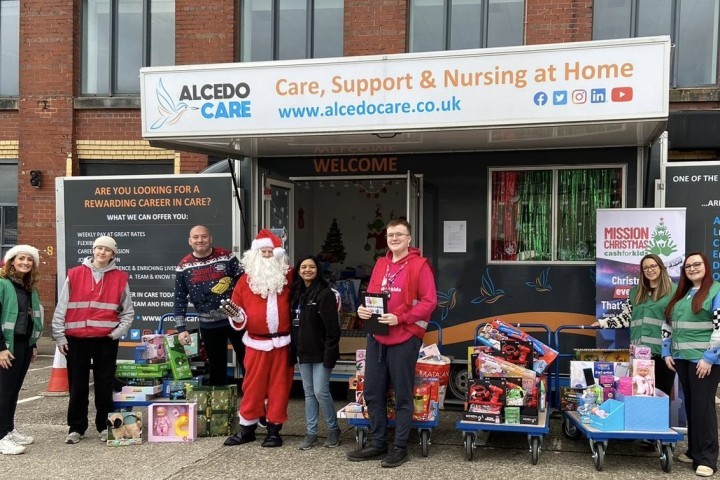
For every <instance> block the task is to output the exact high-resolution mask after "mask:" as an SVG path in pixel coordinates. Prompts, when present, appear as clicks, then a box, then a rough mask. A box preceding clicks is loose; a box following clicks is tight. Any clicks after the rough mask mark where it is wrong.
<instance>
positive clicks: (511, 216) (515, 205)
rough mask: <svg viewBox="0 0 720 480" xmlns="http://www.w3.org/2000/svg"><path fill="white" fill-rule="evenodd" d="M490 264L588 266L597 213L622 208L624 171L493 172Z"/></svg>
mask: <svg viewBox="0 0 720 480" xmlns="http://www.w3.org/2000/svg"><path fill="white" fill-rule="evenodd" d="M490 179H491V180H490V181H491V185H490V216H489V218H490V226H489V227H490V228H489V231H490V261H493V262H543V261H567V262H592V261H594V260H595V226H596V219H595V212H596V210H597V209H598V208H621V207H622V206H623V191H624V186H623V168H622V167H608V168H598V167H587V168H556V169H528V170H497V169H493V170H492V174H491V176H490Z"/></svg>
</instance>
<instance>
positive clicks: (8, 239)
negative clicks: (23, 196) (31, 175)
mask: <svg viewBox="0 0 720 480" xmlns="http://www.w3.org/2000/svg"><path fill="white" fill-rule="evenodd" d="M17 182H18V167H17V162H12V163H11V162H6V161H2V163H0V250H2V257H4V256H5V252H7V251H8V250H10V249H11V248H12V247H14V246H15V245H16V244H17V224H18V183H17ZM2 257H0V258H2Z"/></svg>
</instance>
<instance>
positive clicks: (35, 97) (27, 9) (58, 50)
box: [17, 0, 81, 320]
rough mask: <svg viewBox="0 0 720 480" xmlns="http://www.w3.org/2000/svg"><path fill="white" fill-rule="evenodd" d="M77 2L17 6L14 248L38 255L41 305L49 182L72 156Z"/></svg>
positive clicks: (50, 287)
mask: <svg viewBox="0 0 720 480" xmlns="http://www.w3.org/2000/svg"><path fill="white" fill-rule="evenodd" d="M80 3H81V2H80V1H73V0H27V1H22V2H20V38H21V39H22V41H21V42H20V58H21V59H22V62H21V68H20V102H19V112H18V128H17V139H18V142H19V159H18V161H19V165H18V188H19V198H18V242H21V243H29V244H31V245H34V246H36V247H37V248H38V249H39V250H40V251H41V257H42V261H41V265H40V272H41V284H40V296H41V299H42V303H43V304H44V305H46V308H48V309H49V311H48V312H46V313H48V315H46V318H47V319H48V320H49V318H48V317H50V316H51V314H52V306H53V305H54V304H55V278H56V272H57V268H56V266H57V265H56V254H57V242H56V238H55V182H54V179H55V177H57V176H62V175H65V164H66V160H67V156H68V154H72V153H73V93H74V88H73V86H74V85H75V83H76V82H75V80H76V77H75V74H74V72H75V63H74V55H73V51H74V50H73V49H74V46H73V44H74V42H72V41H70V39H72V38H75V37H76V32H75V28H76V27H77V24H78V22H77V21H76V19H77V18H79V5H80ZM30 170H40V171H41V172H42V186H41V187H40V188H39V189H37V188H33V187H32V186H31V185H30V181H29V178H30Z"/></svg>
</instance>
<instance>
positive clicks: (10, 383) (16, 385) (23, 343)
mask: <svg viewBox="0 0 720 480" xmlns="http://www.w3.org/2000/svg"><path fill="white" fill-rule="evenodd" d="M12 353H13V355H14V356H15V360H12V366H11V367H10V368H8V369H7V370H5V369H4V368H0V439H2V438H5V435H7V434H8V433H10V432H12V431H13V430H15V409H16V408H17V402H18V397H19V396H20V388H21V387H22V384H23V381H24V380H25V375H27V371H28V368H30V361H31V360H32V353H33V349H32V347H31V346H30V343H29V338H28V337H20V338H18V337H16V338H15V341H14V345H13V352H12Z"/></svg>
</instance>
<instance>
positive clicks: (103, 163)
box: [78, 160, 175, 177]
mask: <svg viewBox="0 0 720 480" xmlns="http://www.w3.org/2000/svg"><path fill="white" fill-rule="evenodd" d="M78 167H79V168H78V169H79V172H80V175H81V176H83V177H94V176H97V175H172V174H173V173H174V168H175V166H174V163H173V161H172V160H155V161H151V160H148V161H138V160H80V165H79V166H78Z"/></svg>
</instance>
